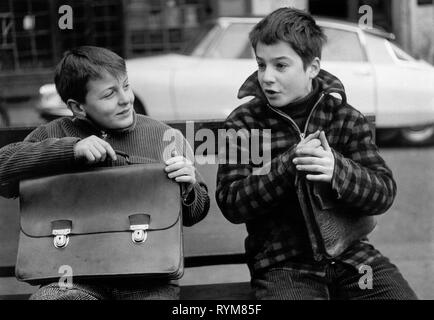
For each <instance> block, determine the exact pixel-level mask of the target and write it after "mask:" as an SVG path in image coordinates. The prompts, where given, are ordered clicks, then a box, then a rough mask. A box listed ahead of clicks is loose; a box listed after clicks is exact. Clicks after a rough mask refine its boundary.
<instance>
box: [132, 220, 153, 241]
mask: <svg viewBox="0 0 434 320" xmlns="http://www.w3.org/2000/svg"><path fill="white" fill-rule="evenodd" d="M148 229H149V224H137V225H132V226H130V230H132V231H133V233H132V234H131V240H133V242H134V243H143V242H145V241H146V239H147V238H148V233H147V232H146V230H148Z"/></svg>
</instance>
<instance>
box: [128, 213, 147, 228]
mask: <svg viewBox="0 0 434 320" xmlns="http://www.w3.org/2000/svg"><path fill="white" fill-rule="evenodd" d="M128 218H129V219H130V226H136V225H150V224H151V216H150V215H149V214H145V213H137V214H132V215H130V216H128Z"/></svg>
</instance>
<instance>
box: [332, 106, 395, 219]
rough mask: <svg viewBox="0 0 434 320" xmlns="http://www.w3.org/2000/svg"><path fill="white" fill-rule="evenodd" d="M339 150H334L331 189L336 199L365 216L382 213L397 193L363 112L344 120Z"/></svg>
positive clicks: (391, 176) (389, 171)
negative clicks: (341, 148)
mask: <svg viewBox="0 0 434 320" xmlns="http://www.w3.org/2000/svg"><path fill="white" fill-rule="evenodd" d="M347 123H349V124H351V125H349V124H348V125H347V126H346V132H345V136H346V137H347V141H346V143H345V148H344V149H343V150H342V153H340V152H338V151H336V150H333V155H334V158H335V167H334V173H333V177H332V189H333V190H335V191H336V193H337V197H338V199H339V200H341V201H343V202H345V203H346V204H348V205H349V206H350V207H354V208H357V209H359V210H360V211H361V212H363V213H364V214H367V215H378V214H381V213H384V212H385V211H386V210H387V209H389V208H390V206H391V205H392V203H393V200H394V199H395V196H396V182H395V180H394V179H393V175H392V171H391V170H390V169H389V167H388V166H387V165H386V163H385V161H384V160H383V158H382V157H381V156H380V154H379V151H378V147H377V146H376V145H375V143H374V141H373V139H372V134H371V130H370V127H369V123H368V121H367V120H366V118H365V117H364V116H363V115H360V116H359V117H357V119H356V120H355V121H349V122H347Z"/></svg>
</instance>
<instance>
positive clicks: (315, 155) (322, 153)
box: [293, 131, 335, 183]
mask: <svg viewBox="0 0 434 320" xmlns="http://www.w3.org/2000/svg"><path fill="white" fill-rule="evenodd" d="M295 154H296V158H294V160H293V163H294V164H295V166H296V169H297V170H298V171H306V172H308V173H310V174H307V175H306V179H307V180H310V181H320V182H327V183H330V182H331V181H332V178H333V171H334V166H335V158H334V156H333V152H332V149H331V148H330V146H329V144H328V141H327V138H326V136H325V133H324V131H321V132H319V131H317V132H315V133H313V134H310V135H309V136H307V137H306V138H305V139H304V140H302V141H301V142H300V143H299V144H298V145H297V148H296V151H295Z"/></svg>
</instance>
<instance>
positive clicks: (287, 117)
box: [268, 92, 325, 140]
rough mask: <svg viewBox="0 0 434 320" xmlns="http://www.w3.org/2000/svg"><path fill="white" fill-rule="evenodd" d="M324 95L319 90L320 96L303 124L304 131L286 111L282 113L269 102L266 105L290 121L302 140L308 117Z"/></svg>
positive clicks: (305, 132) (304, 135) (305, 131)
mask: <svg viewBox="0 0 434 320" xmlns="http://www.w3.org/2000/svg"><path fill="white" fill-rule="evenodd" d="M324 96H325V94H324V92H321V95H320V97H319V98H318V100H317V101H316V102H315V104H314V106H313V108H312V110H311V111H310V113H309V116H308V117H307V120H306V124H305V125H304V131H303V132H301V130H300V128H299V127H298V126H297V124H296V123H295V121H294V120H292V118H291V117H290V116H288V115H287V114H286V113H284V112H282V111H280V110H278V109H276V108H274V107H272V106H271V105H270V104H268V106H269V107H270V109H271V110H273V111H274V112H276V113H277V114H279V115H281V116H282V117H284V118H285V119H287V120H289V121H290V122H291V124H292V125H293V126H294V128H295V130H296V131H297V133H298V135H299V137H300V139H301V140H303V139H304V138H305V137H306V134H307V127H308V125H309V121H310V118H312V115H313V112H314V111H315V109H316V108H317V106H318V104H319V103H320V102H321V100H322V99H323V98H324Z"/></svg>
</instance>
